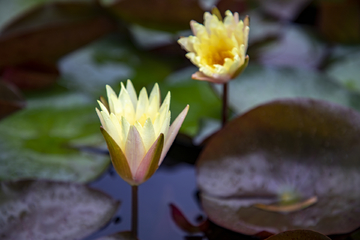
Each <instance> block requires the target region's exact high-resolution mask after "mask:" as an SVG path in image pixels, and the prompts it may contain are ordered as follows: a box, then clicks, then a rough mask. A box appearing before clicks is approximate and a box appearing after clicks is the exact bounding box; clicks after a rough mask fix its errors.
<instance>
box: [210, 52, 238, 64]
mask: <svg viewBox="0 0 360 240" xmlns="http://www.w3.org/2000/svg"><path fill="white" fill-rule="evenodd" d="M225 58H231V59H232V58H234V55H233V54H232V52H231V51H229V50H219V51H217V52H213V54H212V55H211V56H210V59H209V60H208V62H209V65H214V64H218V65H224V63H225Z"/></svg>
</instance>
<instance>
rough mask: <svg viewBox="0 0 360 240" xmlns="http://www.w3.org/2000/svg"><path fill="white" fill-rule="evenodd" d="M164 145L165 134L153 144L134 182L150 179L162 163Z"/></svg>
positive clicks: (139, 182)
mask: <svg viewBox="0 0 360 240" xmlns="http://www.w3.org/2000/svg"><path fill="white" fill-rule="evenodd" d="M163 146H164V135H163V134H160V136H159V137H158V138H157V139H156V141H155V142H154V144H153V145H152V146H151V148H150V149H149V151H148V152H147V153H146V155H145V157H144V158H143V160H142V161H141V163H140V165H139V167H138V169H137V171H136V174H135V176H134V182H136V183H137V184H141V183H143V182H145V181H146V180H148V179H149V178H150V177H151V176H152V175H153V174H154V173H155V171H156V170H157V169H158V167H159V165H160V163H159V161H160V157H161V153H162V150H163Z"/></svg>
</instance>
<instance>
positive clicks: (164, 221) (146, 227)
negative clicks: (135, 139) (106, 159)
mask: <svg viewBox="0 0 360 240" xmlns="http://www.w3.org/2000/svg"><path fill="white" fill-rule="evenodd" d="M187 152H188V151H187ZM174 154H176V155H177V158H179V159H181V156H184V157H186V160H185V159H184V161H189V160H190V161H192V160H191V159H193V160H194V158H195V157H196V154H195V156H191V157H190V158H191V159H189V156H188V154H187V155H186V156H185V155H184V154H181V150H180V151H179V152H176V153H174V148H173V149H172V150H171V152H169V156H168V157H167V158H166V159H165V160H164V162H163V164H162V165H161V166H160V168H159V169H158V170H157V172H156V173H155V174H154V175H153V176H152V177H151V178H150V179H149V180H148V181H147V182H145V183H143V184H142V185H140V186H139V239H141V240H153V239H154V240H155V239H156V240H162V239H163V240H170V239H172V240H177V239H179V240H180V239H185V237H186V236H187V234H186V233H185V232H183V231H182V230H180V229H179V228H178V227H177V226H176V225H175V223H174V222H173V221H172V219H171V216H170V207H169V204H170V203H173V204H175V205H176V206H177V207H179V208H180V209H181V210H182V211H183V213H184V214H185V215H186V217H187V218H188V219H189V220H190V221H191V222H192V223H196V222H195V219H196V218H197V217H198V216H199V215H200V214H202V211H201V209H200V207H199V204H198V201H197V198H196V192H197V187H196V178H195V167H194V165H193V164H189V163H184V162H179V161H177V160H176V159H172V158H171V155H173V156H174ZM89 185H90V186H91V187H93V188H96V189H100V190H102V191H103V192H105V193H107V194H109V195H110V196H112V197H113V198H115V199H117V200H120V201H121V205H120V208H119V210H118V212H117V213H116V214H115V216H114V218H113V220H112V221H111V222H110V223H109V224H108V225H107V226H105V227H104V228H103V229H102V230H100V231H98V232H97V233H95V234H93V235H91V236H89V237H87V238H85V240H93V239H97V238H99V237H101V236H106V235H110V234H113V233H116V232H119V231H128V230H130V221H131V187H130V186H129V185H128V184H127V183H126V182H125V181H124V180H122V179H121V178H120V177H119V176H118V175H117V174H116V172H115V171H114V169H113V168H112V167H111V168H110V169H109V171H108V172H107V173H105V174H104V175H103V176H102V177H101V178H100V179H98V180H97V181H95V182H93V183H91V184H89Z"/></svg>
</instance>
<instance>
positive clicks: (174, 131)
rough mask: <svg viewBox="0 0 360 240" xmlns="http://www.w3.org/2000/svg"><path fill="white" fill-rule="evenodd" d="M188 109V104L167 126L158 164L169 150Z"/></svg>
mask: <svg viewBox="0 0 360 240" xmlns="http://www.w3.org/2000/svg"><path fill="white" fill-rule="evenodd" d="M188 111H189V105H187V106H186V107H185V108H184V110H183V111H182V112H181V113H180V114H179V116H178V117H177V118H176V119H175V121H174V122H173V124H172V125H171V127H170V128H169V131H168V133H167V135H166V139H165V144H164V149H163V151H162V153H161V158H160V161H159V165H160V164H161V163H162V161H163V160H164V158H165V155H166V154H167V152H168V151H169V149H170V147H171V145H172V143H173V142H174V140H175V137H176V135H177V134H178V132H179V129H180V127H181V125H182V123H183V122H184V119H185V117H186V114H187V113H188Z"/></svg>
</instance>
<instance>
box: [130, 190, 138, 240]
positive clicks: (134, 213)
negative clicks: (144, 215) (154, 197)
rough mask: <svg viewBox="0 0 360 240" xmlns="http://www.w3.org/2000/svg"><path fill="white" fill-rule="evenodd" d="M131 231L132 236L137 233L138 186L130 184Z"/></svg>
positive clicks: (135, 235)
mask: <svg viewBox="0 0 360 240" xmlns="http://www.w3.org/2000/svg"><path fill="white" fill-rule="evenodd" d="M131 198H132V204H131V232H132V234H133V235H134V237H137V233H138V186H131Z"/></svg>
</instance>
